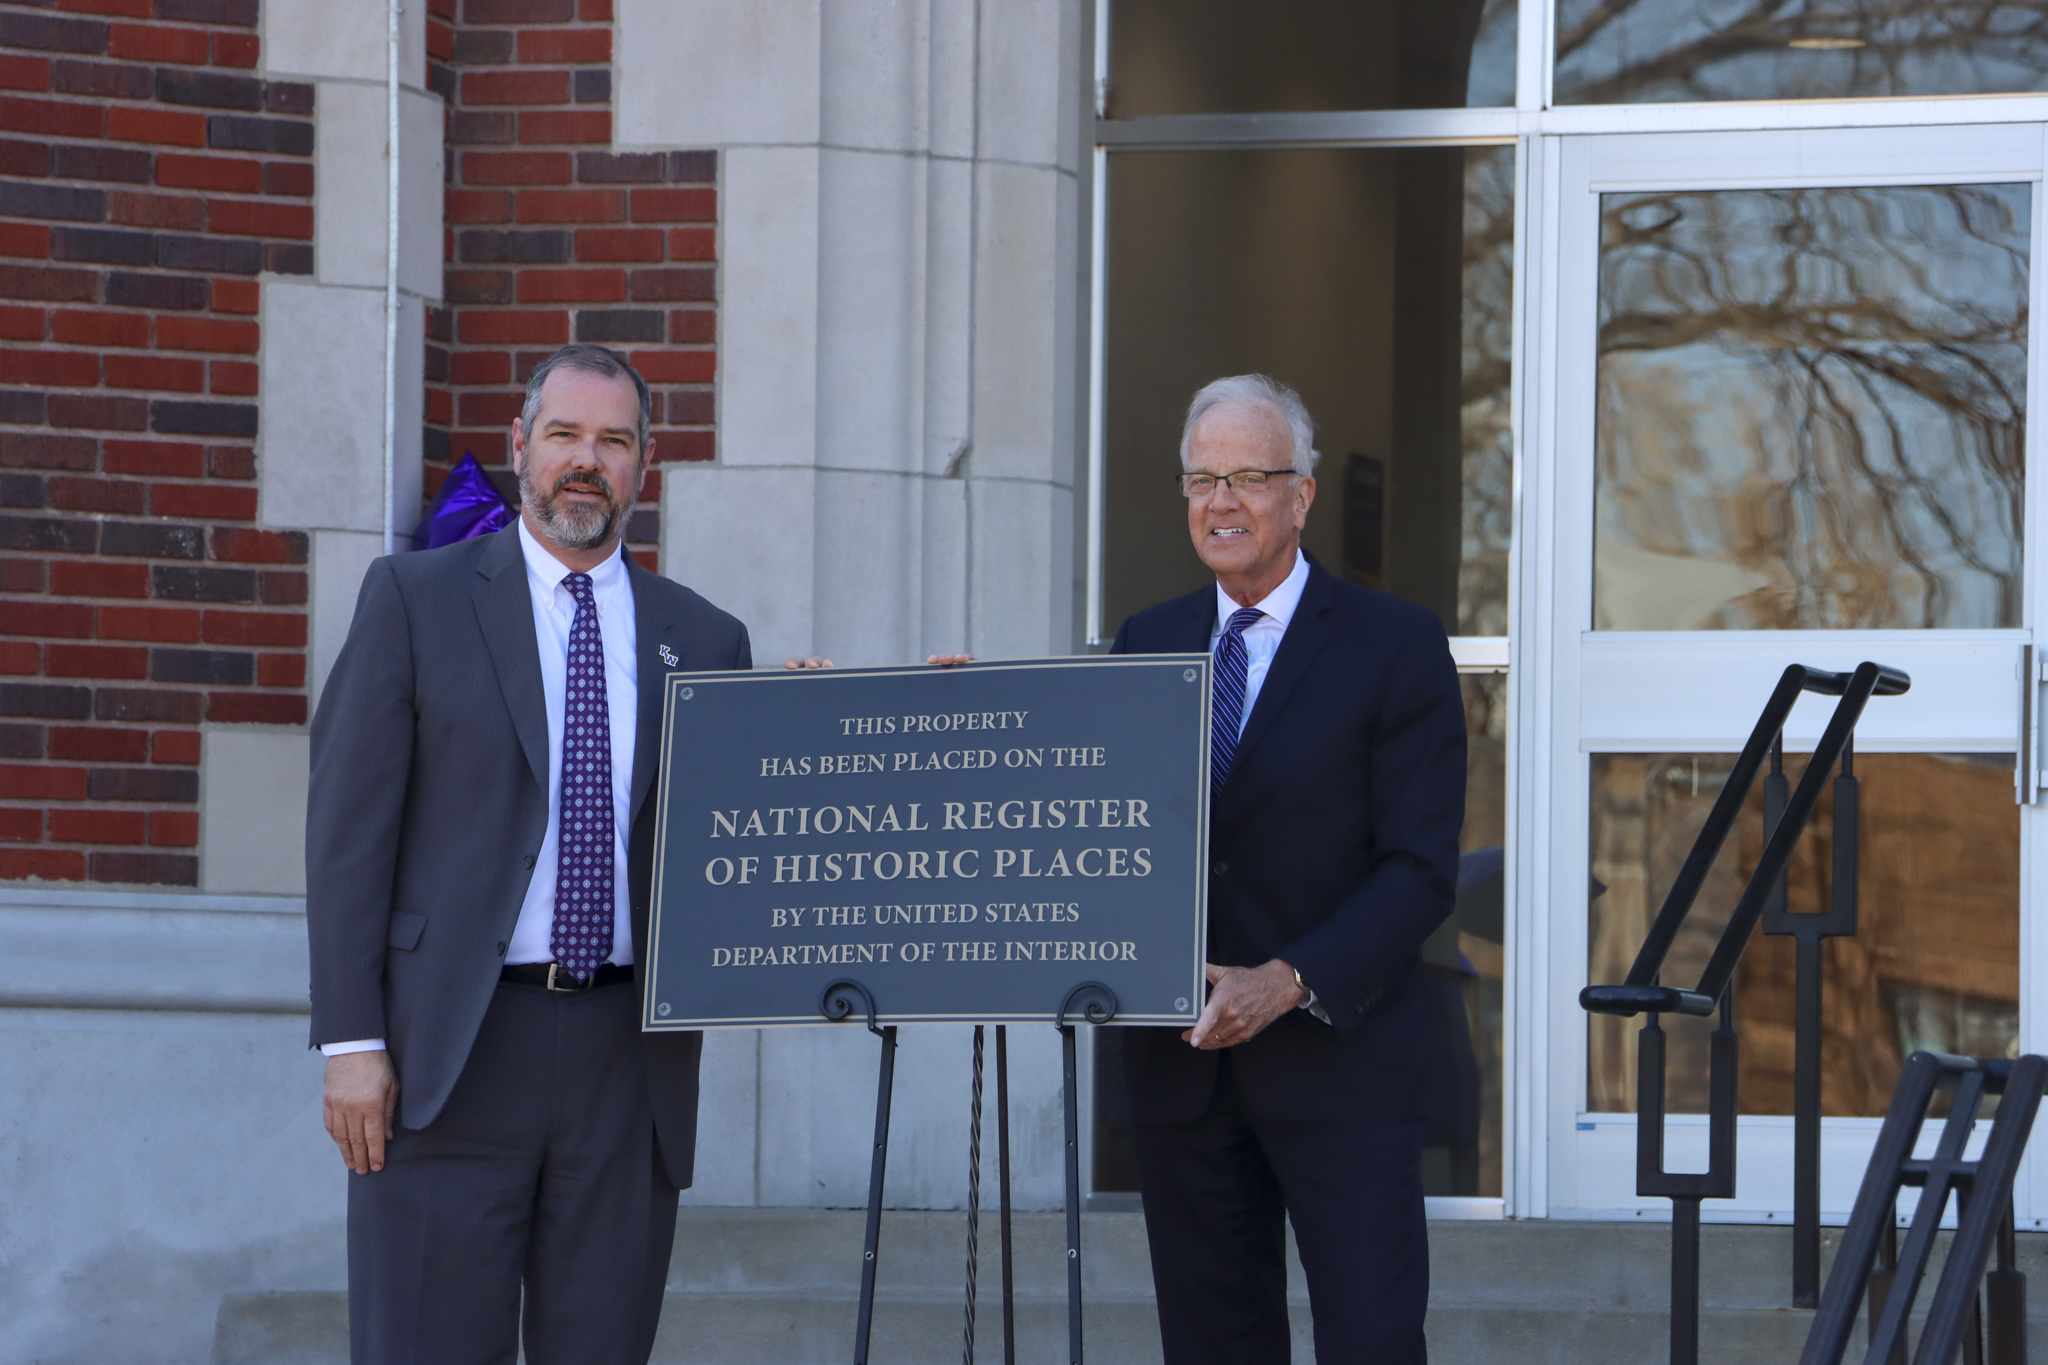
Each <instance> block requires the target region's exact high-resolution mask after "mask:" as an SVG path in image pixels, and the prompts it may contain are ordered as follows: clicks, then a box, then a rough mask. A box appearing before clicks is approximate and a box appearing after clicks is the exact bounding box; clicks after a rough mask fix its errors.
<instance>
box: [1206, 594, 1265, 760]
mask: <svg viewBox="0 0 2048 1365" xmlns="http://www.w3.org/2000/svg"><path fill="white" fill-rule="evenodd" d="M1265 614H1266V613H1264V612H1262V611H1260V610H1259V609H1258V608H1257V607H1239V608H1238V609H1237V610H1236V611H1234V612H1232V613H1231V614H1230V624H1229V625H1228V626H1225V627H1224V629H1223V638H1222V639H1220V640H1218V641H1217V642H1216V698H1215V704H1214V705H1213V706H1211V707H1210V708H1209V792H1210V794H1211V795H1212V796H1213V795H1218V794H1220V793H1221V792H1222V791H1223V783H1224V781H1225V779H1227V778H1228V777H1229V776H1230V761H1231V760H1232V759H1234V758H1236V757H1237V732H1238V731H1239V730H1240V729H1242V728H1243V722H1244V689H1245V682H1246V679H1247V678H1248V677H1249V675H1250V673H1251V652H1250V651H1249V650H1247V649H1246V648H1245V647H1244V633H1245V632H1246V631H1247V630H1249V629H1251V625H1252V622H1254V621H1256V620H1258V619H1259V618H1260V617H1261V616H1264V615H1265Z"/></svg>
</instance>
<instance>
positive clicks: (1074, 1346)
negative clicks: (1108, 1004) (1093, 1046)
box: [1060, 1024, 1081, 1365]
mask: <svg viewBox="0 0 2048 1365" xmlns="http://www.w3.org/2000/svg"><path fill="white" fill-rule="evenodd" d="M1060 1051H1061V1061H1062V1065H1063V1070H1064V1076H1065V1081H1066V1092H1067V1359H1068V1361H1069V1362H1071V1365H1081V1095H1080V1082H1079V1078H1078V1076H1077V1074H1076V1068H1075V1064H1074V1026H1073V1025H1072V1024H1062V1025H1060Z"/></svg>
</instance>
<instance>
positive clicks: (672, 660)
mask: <svg viewBox="0 0 2048 1365" xmlns="http://www.w3.org/2000/svg"><path fill="white" fill-rule="evenodd" d="M661 661H662V662H663V663H665V664H667V665H668V666H669V667H670V668H674V667H675V666H676V663H677V660H676V656H675V655H674V654H672V653H670V652H669V647H668V646H667V645H663V646H662V647H661Z"/></svg>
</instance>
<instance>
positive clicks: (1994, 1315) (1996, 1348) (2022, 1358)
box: [1984, 1197, 2027, 1365]
mask: <svg viewBox="0 0 2048 1365" xmlns="http://www.w3.org/2000/svg"><path fill="white" fill-rule="evenodd" d="M2015 1241H2016V1239H2015V1237H2014V1234H2013V1213H2012V1199H2011V1198H2010V1197H2008V1198H2007V1199H2006V1201H2005V1221H2003V1222H2002V1223H2000V1224H1999V1225H1998V1266H1997V1268H1996V1269H1995V1270H1993V1271H1991V1273H1990V1274H1988V1275H1986V1276H1985V1277H1984V1306H1985V1309H1986V1310H1987V1311H1986V1313H1985V1317H1986V1319H1987V1322H1986V1324H1985V1325H1986V1326H1987V1327H1988V1328H1989V1329H1990V1332H1989V1336H1990V1340H1989V1342H1988V1346H1989V1348H1990V1349H1989V1350H1988V1351H1987V1352H1986V1355H1987V1357H1988V1358H1989V1361H1990V1365H2027V1277H2026V1276H2025V1275H2022V1274H2021V1273H2020V1272H2019V1267H2018V1265H2017V1263H2016V1262H2017V1252H2018V1248H2017V1247H2016V1246H2015Z"/></svg>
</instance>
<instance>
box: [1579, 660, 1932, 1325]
mask: <svg viewBox="0 0 2048 1365" xmlns="http://www.w3.org/2000/svg"><path fill="white" fill-rule="evenodd" d="M1911 686H1912V679H1910V678H1909V677H1907V676H1906V674H1905V673H1904V672H1903V671H1901V670H1899V669H1896V668H1889V667H1887V666H1885V665H1883V664H1876V663H1869V662H1865V663H1862V664H1859V665H1858V666H1857V667H1856V669H1855V671H1854V672H1851V673H1837V672H1832V671H1829V670H1826V669H1819V668H1809V667H1807V666H1806V665H1804V664H1793V665H1791V666H1790V667H1788V668H1786V670H1785V671H1784V673H1783V674H1782V675H1780V677H1779V679H1778V685H1777V687H1776V689H1775V690H1773V691H1772V693H1771V698H1770V701H1769V702H1768V703H1766V705H1765V706H1764V710H1763V714H1762V715H1761V716H1759V717H1758V718H1757V723H1756V728H1755V729H1754V730H1752V731H1751V732H1750V736H1749V742H1748V743H1747V744H1745V745H1744V746H1743V748H1742V753H1741V754H1740V756H1739V757H1737V759H1736V761H1735V767H1734V769H1733V771H1731V772H1730V773H1729V776H1728V781H1727V783H1726V785H1724V786H1723V787H1722V789H1721V794H1720V796H1718V797H1717V798H1716V799H1715V801H1714V805H1713V809H1712V810H1710V811H1709V812H1708V814H1707V819H1706V823H1705V824H1704V825H1703V826H1702V828H1701V830H1700V834H1699V838H1698V839H1696V840H1695V841H1694V843H1693V846H1692V850H1691V852H1690V853H1688V854H1687V855H1686V859H1685V864H1684V866H1683V867H1681V868H1680V869H1679V873H1678V877H1677V879H1676V880H1675V881H1674V882H1673V883H1672V887H1671V891H1670V894H1669V895H1667V896H1666V897H1665V898H1664V904H1663V906H1662V907H1661V908H1660V909H1659V910H1658V912H1657V918H1656V920H1655V921H1654V922H1653V923H1652V924H1651V926H1650V931H1649V933H1648V935H1647V936H1646V937H1645V938H1644V940H1643V946H1642V949H1641V951H1639V952H1638V953H1637V954H1636V960H1635V963H1634V965H1633V966H1631V967H1630V968H1629V973H1628V978H1627V980H1625V981H1623V982H1621V983H1620V984H1617V985H1589V986H1587V987H1586V988H1585V989H1584V990H1582V991H1580V992H1579V1004H1580V1006H1581V1007H1582V1008H1584V1009H1585V1010H1587V1011H1589V1012H1591V1013H1595V1014H1611V1015H1617V1016H1620V1017H1623V1018H1627V1017H1630V1016H1633V1015H1637V1014H1647V1015H1649V1016H1650V1018H1649V1021H1648V1022H1647V1023H1646V1024H1645V1026H1644V1028H1643V1030H1642V1033H1641V1037H1640V1041H1639V1044H1638V1050H1637V1058H1636V1065H1637V1084H1636V1193H1637V1194H1638V1195H1642V1196H1647V1197H1662V1198H1668V1199H1670V1200H1671V1238H1672V1246H1671V1360H1672V1363H1673V1365H1693V1363H1694V1362H1696V1361H1697V1360H1698V1359H1699V1241H1700V1201H1702V1200H1704V1199H1729V1198H1732V1197H1733V1196H1734V1194H1735V1155H1736V1141H1735V1139H1736V1130H1735V1119H1736V1109H1737V1104H1736V1076H1737V1060H1738V1051H1739V1047H1740V1038H1739V1034H1738V1032H1737V1030H1736V1025H1735V990H1734V980H1735V969H1736V966H1737V965H1738V964H1739V963H1740V962H1741V960H1742V953H1743V950H1744V949H1745V948H1746V947H1748V945H1749V940H1750V937H1751V935H1752V934H1754V932H1755V931H1756V927H1757V924H1758V922H1759V920H1762V919H1763V918H1764V916H1765V913H1766V911H1769V912H1771V922H1770V923H1769V924H1768V925H1767V926H1766V932H1767V933H1791V934H1794V935H1795V936H1796V937H1797V938H1798V939H1799V947H1800V950H1799V967H1800V972H1799V986H1798V994H1799V1008H1798V1012H1797V1018H1798V1030H1799V1039H1798V1048H1799V1060H1800V1065H1799V1067H1798V1075H1797V1077H1796V1082H1797V1084H1796V1085H1795V1090H1796V1091H1797V1093H1796V1094H1795V1098H1794V1106H1793V1107H1794V1127H1795V1130H1796V1132H1795V1140H1794V1150H1795V1156H1796V1160H1795V1181H1794V1184H1795V1198H1794V1214H1795V1217H1794V1225H1795V1226H1794V1238H1793V1274H1792V1281H1793V1299H1794V1302H1795V1303H1796V1304H1797V1305H1798V1306H1801V1307H1812V1306H1813V1305H1814V1302H1815V1299H1816V1297H1817V1290H1818V1286H1819V1279H1820V1275H1819V1247H1820V1218H1819V1214H1820V1203H1819V1187H1820V1171H1819V1151H1820V1147H1819V1132H1820V1071H1819V1066H1818V1060H1819V1055H1820V1054H1819V1043H1820V1038H1819V1031H1820V987H1821V973H1820V954H1819V939H1820V937H1822V936H1825V935H1838V934H1842V933H1849V934H1853V933H1854V932H1855V923H1856V910H1855V894H1856V888H1855V879H1854V877H1853V875H1851V876H1849V877H1848V878H1846V879H1845V880H1844V879H1842V878H1840V877H1839V864H1840V863H1841V862H1842V861H1843V857H1842V856H1841V855H1843V854H1844V851H1845V850H1846V857H1847V861H1848V862H1849V863H1850V864H1851V865H1852V868H1853V863H1854V856H1855V855H1854V850H1855V844H1856V837H1855V831H1854V828H1853V826H1854V824H1855V822H1856V820H1857V818H1858V810H1859V806H1858V801H1857V797H1856V788H1855V781H1856V779H1855V777H1854V775H1853V772H1852V770H1851V768H1850V754H1851V752H1852V748H1851V746H1852V744H1853V742H1854V739H1855V733H1856V724H1857V722H1858V721H1859V720H1861V719H1862V716H1863V708H1864V706H1865V705H1866V704H1867V703H1868V702H1869V700H1870V699H1871V698H1872V697H1873V696H1879V697H1892V696H1898V695H1900V694H1902V693H1904V692H1905V691H1906V690H1907V689H1908V688H1910V687H1911ZM1806 692H1815V693H1819V694H1821V695H1823V696H1835V697H1840V698H1841V701H1840V702H1838V703H1837V704H1836V706H1835V711H1834V714H1833V715H1832V716H1831V717H1829V719H1828V724H1827V728H1826V729H1825V730H1824V731H1823V732H1822V734H1821V738H1820V742H1819V743H1818V744H1817V745H1816V746H1815V747H1814V752H1813V756H1812V757H1811V758H1810V759H1809V760H1808V761H1807V765H1806V771H1805V772H1804V773H1802V774H1801V775H1800V778H1799V785H1798V787H1797V789H1796V790H1794V791H1793V792H1792V793H1791V795H1790V796H1789V798H1788V797H1786V795H1785V793H1784V776H1783V742H1784V730H1785V721H1786V719H1787V718H1788V717H1789V716H1790V715H1791V713H1792V707H1793V705H1794V704H1795V703H1797V702H1798V700H1799V697H1800V695H1801V694H1802V693H1806ZM1766 758H1769V759H1770V760H1771V765H1772V777H1771V780H1770V784H1769V786H1768V789H1767V792H1766V797H1767V799H1766V821H1765V837H1764V849H1763V854H1762V856H1761V857H1760V858H1759V859H1758V860H1757V865H1756V869H1755V871H1754V872H1752V873H1751V874H1750V878H1749V881H1748V883H1747V884H1746V885H1745V886H1744V887H1743V890H1742V896H1741V898H1740V899H1739V900H1738V901H1737V902H1736V905H1735V909H1734V912H1733V913H1732V914H1731V915H1730V916H1729V919H1728V924H1727V927H1726V928H1725V929H1723V930H1722V933H1721V938H1720V941H1719V942H1718V943H1716V944H1715V946H1714V953H1713V956H1712V957H1711V958H1709V959H1708V962H1707V966H1706V970H1705V971H1704V972H1702V973H1701V974H1700V979H1699V981H1698V982H1697V983H1696V984H1695V985H1694V986H1692V987H1691V988H1685V987H1677V986H1666V985H1664V984H1663V983H1662V982H1661V980H1660V979H1659V978H1660V976H1661V974H1662V972H1663V970H1664V962H1665V959H1666V957H1667V956H1668V955H1669V954H1670V951H1671V946H1672V944H1673V943H1675V942H1676V941H1677V939H1678V932H1679V929H1680V928H1681V927H1682V926H1683V925H1684V923H1685V917H1686V915H1687V914H1688V913H1689V912H1690V911H1691V910H1692V907H1693V902H1694V901H1696V900H1697V899H1698V898H1699V894H1700V890H1701V888H1702V887H1704V886H1705V885H1706V880H1707V874H1708V872H1709V871H1711V870H1712V868H1713V865H1714V859H1715V858H1716V857H1717V856H1719V854H1720V852H1721V847H1722V845H1723V844H1725V843H1726V842H1727V839H1728V834H1729V832H1730V831H1731V830H1733V829H1734V827H1735V821H1736V818H1737V817H1738V816H1739V815H1740V814H1741V813H1742V807H1743V805H1744V803H1745V802H1747V801H1748V799H1749V793H1750V790H1751V789H1752V788H1753V787H1754V786H1755V785H1756V779H1757V774H1758V773H1759V772H1760V771H1761V770H1762V768H1763V765H1764V761H1765V759H1766ZM1838 763H1839V764H1841V765H1842V773H1843V775H1842V778H1841V779H1840V781H1841V782H1843V783H1845V784H1847V786H1846V789H1845V790H1843V791H1842V792H1841V793H1840V795H1841V796H1842V798H1843V799H1841V800H1839V801H1838V803H1837V806H1836V810H1835V819H1836V825H1837V834H1838V838H1837V843H1838V845H1840V846H1841V847H1839V848H1838V850H1837V853H1838V858H1837V863H1838V885H1837V892H1838V894H1837V896H1836V897H1835V903H1834V906H1833V908H1832V909H1831V910H1830V912H1829V913H1827V914H1825V915H1789V914H1786V913H1785V910H1784V904H1785V896H1784V885H1785V869H1786V867H1787V866H1788V865H1789V864H1790V862H1791V860H1792V852H1793V850H1794V849H1795V848H1796V847H1797V846H1798V843H1799V838H1800V836H1801V835H1802V834H1804V833H1805V832H1806V826H1807V822H1808V821H1810V820H1811V819H1812V818H1813V813H1814V810H1815V809H1816V808H1817V807H1818V806H1819V804H1820V796H1821V791H1822V789H1823V788H1824V787H1825V786H1826V785H1827V782H1828V774H1829V773H1831V772H1833V771H1834V770H1835V767H1836V765H1837V764H1838ZM1845 820H1846V821H1847V822H1848V825H1849V826H1850V827H1849V828H1848V829H1847V830H1844V828H1843V824H1844V821H1845ZM1809 921H1810V922H1809ZM1717 1007H1718V1008H1719V1009H1720V1011H1721V1019H1720V1023H1719V1026H1718V1027H1717V1028H1716V1029H1715V1030H1714V1034H1713V1040H1712V1049H1711V1054H1710V1058H1709V1088H1708V1103H1707V1120H1708V1163H1707V1169H1706V1170H1705V1171H1703V1172H1674V1171H1669V1170H1666V1169H1665V1165H1664V1110H1665V1067H1664V1031H1663V1027H1662V1025H1661V1022H1660V1020H1659V1016H1660V1015H1663V1014H1685V1015H1695V1016H1705V1015H1708V1014H1711V1013H1713V1012H1714V1010H1715V1009H1716V1008H1717ZM1809 1033H1810V1034H1811V1035H1812V1036H1811V1037H1808V1036H1807V1035H1808V1034H1809Z"/></svg>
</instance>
